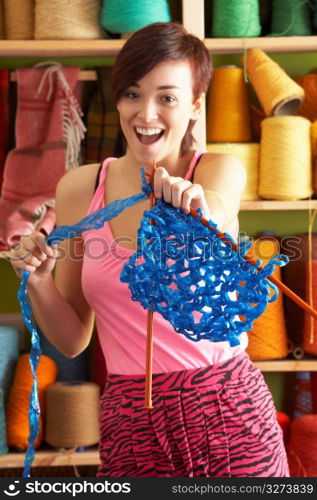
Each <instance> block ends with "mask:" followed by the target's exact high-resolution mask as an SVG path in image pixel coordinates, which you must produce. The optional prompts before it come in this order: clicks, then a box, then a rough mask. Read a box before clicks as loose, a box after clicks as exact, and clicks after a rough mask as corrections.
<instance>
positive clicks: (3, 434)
mask: <svg viewBox="0 0 317 500" xmlns="http://www.w3.org/2000/svg"><path fill="white" fill-rule="evenodd" d="M5 453H8V447H7V431H6V416H5V407H4V393H3V389H2V388H1V387H0V455H4V454H5Z"/></svg>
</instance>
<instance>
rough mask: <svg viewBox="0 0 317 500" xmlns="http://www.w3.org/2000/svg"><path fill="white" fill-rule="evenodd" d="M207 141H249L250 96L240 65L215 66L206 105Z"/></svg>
mask: <svg viewBox="0 0 317 500" xmlns="http://www.w3.org/2000/svg"><path fill="white" fill-rule="evenodd" d="M207 141H208V142H250V141H251V130H250V117H249V98H248V89H247V85H246V83H245V81H244V78H243V69H242V68H238V67H237V66H222V67H221V68H216V69H215V70H214V75H213V78H212V80H211V85H210V89H209V94H208V106H207Z"/></svg>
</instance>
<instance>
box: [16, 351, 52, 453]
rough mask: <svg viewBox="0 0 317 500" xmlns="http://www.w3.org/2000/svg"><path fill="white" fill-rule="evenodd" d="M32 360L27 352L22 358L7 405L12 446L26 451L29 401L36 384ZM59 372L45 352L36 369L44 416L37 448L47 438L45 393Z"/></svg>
mask: <svg viewBox="0 0 317 500" xmlns="http://www.w3.org/2000/svg"><path fill="white" fill-rule="evenodd" d="M29 359H30V356H29V354H23V355H22V356H20V358H19V360H18V363H17V366H16V370H15V373H14V379H13V384H12V386H11V390H10V394H9V400H8V404H7V408H6V419H7V439H8V445H9V446H12V447H14V448H17V449H19V450H26V449H27V447H28V437H29V401H30V395H31V392H32V385H33V379H32V372H31V367H30V361H29ZM56 375H57V366H56V364H55V363H54V361H53V360H51V359H50V358H49V357H48V356H43V355H42V356H41V357H40V361H39V364H38V367H37V370H36V376H37V380H38V396H39V402H40V408H41V417H40V431H39V434H38V437H37V439H36V441H35V448H38V447H39V445H40V443H41V441H42V437H43V422H44V415H45V392H46V390H47V388H48V386H49V385H50V384H52V383H53V382H54V381H55V380H56Z"/></svg>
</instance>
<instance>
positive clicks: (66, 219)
mask: <svg viewBox="0 0 317 500" xmlns="http://www.w3.org/2000/svg"><path fill="white" fill-rule="evenodd" d="M99 167H100V164H98V163H94V164H91V165H83V166H81V167H78V168H75V169H73V170H70V171H69V172H67V173H66V174H65V175H63V177H62V178H61V179H60V180H59V182H58V184H57V187H56V216H57V222H58V224H59V225H60V224H74V223H75V222H78V221H79V220H81V219H82V218H83V217H84V216H85V215H86V213H87V210H88V207H89V204H90V202H91V199H92V196H93V194H94V187H95V183H96V178H97V173H98V169H99Z"/></svg>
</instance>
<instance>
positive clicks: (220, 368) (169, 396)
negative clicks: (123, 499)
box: [13, 23, 288, 477]
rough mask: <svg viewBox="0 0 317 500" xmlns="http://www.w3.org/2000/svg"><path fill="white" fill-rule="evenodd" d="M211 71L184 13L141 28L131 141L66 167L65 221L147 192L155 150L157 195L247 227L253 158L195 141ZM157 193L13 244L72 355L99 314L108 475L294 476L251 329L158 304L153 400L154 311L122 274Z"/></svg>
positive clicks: (53, 332)
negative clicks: (86, 223)
mask: <svg viewBox="0 0 317 500" xmlns="http://www.w3.org/2000/svg"><path fill="white" fill-rule="evenodd" d="M211 72H212V68H211V63H210V57H209V54H208V51H207V49H206V47H205V46H204V44H203V43H202V42H201V41H200V40H199V39H198V38H196V37H194V36H192V35H190V34H188V33H187V32H186V31H185V29H184V28H183V27H182V26H181V25H179V24H177V23H157V24H153V25H150V26H147V27H145V28H143V29H142V30H140V31H138V32H136V33H135V34H134V35H133V36H132V37H131V38H130V39H129V40H128V41H127V42H126V44H125V46H124V47H123V49H122V50H121V52H120V53H119V55H118V57H117V60H116V63H115V65H114V68H113V75H112V85H113V91H114V96H115V100H116V103H117V108H118V111H119V114H120V123H121V128H122V132H123V134H124V137H125V140H126V153H125V155H124V156H122V157H121V158H107V159H105V161H104V162H103V165H102V168H101V171H99V172H98V169H99V167H98V165H86V166H82V167H80V168H78V169H76V170H73V171H71V172H69V173H67V174H66V175H65V176H64V177H63V178H62V179H61V181H60V182H59V184H58V187H57V192H56V212H57V223H58V225H62V224H67V225H70V224H74V223H76V222H78V221H80V220H81V219H82V218H83V217H84V216H85V215H87V213H91V212H92V211H95V210H97V209H100V208H102V207H103V206H104V205H107V204H109V203H111V202H112V201H114V200H117V199H122V198H126V197H128V196H131V195H133V194H135V193H138V192H140V190H141V176H140V168H139V167H140V166H145V167H147V168H148V169H150V168H151V166H152V161H153V159H154V160H155V161H156V163H157V165H158V168H157V171H156V173H155V176H154V193H155V196H156V198H161V197H162V198H163V199H164V200H165V201H167V202H169V203H171V204H172V205H173V206H174V207H179V208H181V209H183V210H184V211H185V212H186V213H188V211H189V208H190V206H192V207H194V208H195V209H197V208H201V209H202V210H203V212H204V215H205V217H207V218H209V217H210V218H211V219H212V220H213V221H215V222H217V223H218V224H219V226H220V229H221V230H222V231H226V232H228V233H230V234H231V235H232V236H233V237H234V238H237V231H238V221H237V214H238V210H239V201H240V194H241V191H242V189H243V187H244V184H245V171H244V168H243V167H242V165H241V164H240V163H239V162H238V161H237V160H236V159H235V158H234V157H231V156H229V155H222V154H211V153H201V152H200V151H197V150H196V149H195V148H194V141H193V137H192V134H191V131H192V128H193V125H194V123H195V121H196V120H197V119H198V117H199V115H200V113H201V112H202V109H203V103H204V100H205V93H206V91H207V88H208V84H209V79H210V76H211ZM96 178H97V189H96V191H95V185H96ZM149 204H150V202H149V201H146V202H144V203H142V204H139V205H136V206H134V207H132V208H129V209H126V210H125V211H124V212H123V213H122V214H121V215H119V216H118V217H117V218H115V219H113V220H111V221H110V222H109V223H107V224H105V226H104V227H103V228H102V229H100V230H98V231H93V230H92V231H88V232H86V233H84V234H83V236H82V238H74V239H72V240H69V241H67V242H65V243H63V244H61V245H60V246H59V249H57V248H49V247H48V246H47V245H46V244H45V237H44V236H43V234H41V233H38V232H33V233H32V234H31V235H30V236H28V237H23V238H22V239H21V245H20V247H19V248H18V249H16V250H14V251H13V252H14V257H15V258H14V259H13V260H14V263H13V264H14V267H15V269H16V271H17V272H18V271H19V270H21V269H26V270H28V271H31V274H30V279H29V284H28V291H29V295H30V299H31V302H32V305H33V311H34V315H35V318H36V320H37V323H38V325H39V327H40V328H41V330H42V331H43V332H44V333H45V335H46V336H47V337H48V339H49V340H50V341H51V342H52V343H53V344H54V345H55V346H56V347H57V348H58V349H60V351H61V352H63V353H64V354H65V355H66V356H69V357H73V356H76V355H78V354H79V353H80V352H81V351H82V350H83V349H85V347H86V346H87V345H88V344H89V341H90V339H91V335H92V330H93V325H94V318H95V319H96V325H97V330H98V335H99V339H100V343H101V346H102V350H103V353H104V356H105V360H106V364H107V370H108V377H107V384H106V387H105V391H104V394H103V395H102V397H101V416H100V428H101V440H100V457H101V464H100V467H99V471H98V476H128V477H129V476H130V477H132V476H172V477H180V476H189V477H192V476H205V477H212V476H221V477H229V476H242V477H247V476H252V477H256V476H275V477H279V476H287V475H288V467H287V460H286V455H285V450H284V447H283V440H282V432H281V430H280V428H279V426H278V424H277V421H276V416H275V413H276V412H275V408H274V405H273V401H272V397H271V395H270V393H269V390H268V388H267V386H266V384H265V382H264V379H263V377H262V375H261V373H260V372H259V370H258V369H257V368H255V367H254V365H253V364H252V363H251V362H250V359H249V357H248V356H247V354H246V353H245V347H246V345H247V335H246V334H242V335H241V337H240V341H241V342H240V345H239V346H237V347H230V345H229V343H228V342H219V343H212V342H209V341H207V340H202V341H200V342H192V341H190V340H188V339H187V338H186V337H185V336H182V335H179V334H176V333H175V332H174V330H173V328H172V326H171V325H170V324H169V323H168V322H167V321H165V320H164V319H163V318H162V317H161V316H160V315H159V314H155V315H154V332H155V334H154V351H153V352H154V359H153V394H152V400H153V406H154V408H153V409H152V410H148V409H145V408H144V388H145V375H144V374H145V349H146V338H145V337H146V311H145V310H143V308H142V307H141V305H140V304H139V303H138V302H133V301H132V300H131V298H130V292H129V290H128V287H127V285H126V284H124V283H122V282H120V279H119V276H120V272H121V269H122V266H123V264H124V262H126V261H127V259H128V258H129V257H130V255H131V254H132V253H133V252H134V251H135V249H136V244H137V243H136V237H137V229H138V227H139V225H140V220H141V218H142V214H143V212H144V210H145V209H148V208H149ZM58 252H59V258H58V259H57V256H58ZM56 259H57V266H56V273H55V279H54V280H53V278H52V276H51V271H52V269H53V267H54V265H55V261H56Z"/></svg>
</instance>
